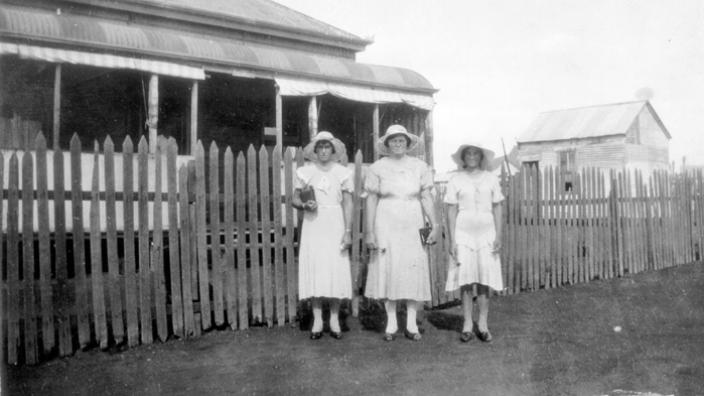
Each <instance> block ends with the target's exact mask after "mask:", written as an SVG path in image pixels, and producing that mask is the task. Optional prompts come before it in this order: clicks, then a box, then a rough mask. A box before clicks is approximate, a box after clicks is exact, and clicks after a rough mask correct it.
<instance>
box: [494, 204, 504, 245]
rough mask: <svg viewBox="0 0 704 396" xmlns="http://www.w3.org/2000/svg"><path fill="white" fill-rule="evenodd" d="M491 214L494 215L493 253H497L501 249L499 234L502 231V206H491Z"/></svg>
mask: <svg viewBox="0 0 704 396" xmlns="http://www.w3.org/2000/svg"><path fill="white" fill-rule="evenodd" d="M491 211H492V213H493V214H494V228H496V239H495V240H494V251H495V252H498V251H499V249H501V240H502V239H501V236H502V235H501V233H502V231H503V223H504V222H503V213H504V212H503V205H502V204H501V202H497V203H495V204H493V205H492V208H491Z"/></svg>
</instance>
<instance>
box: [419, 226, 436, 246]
mask: <svg viewBox="0 0 704 396" xmlns="http://www.w3.org/2000/svg"><path fill="white" fill-rule="evenodd" d="M432 230H433V228H432V227H431V226H430V225H429V224H426V225H425V227H422V228H419V229H418V233H419V234H420V242H421V243H422V244H423V245H427V244H428V236H430V232H431V231H432Z"/></svg>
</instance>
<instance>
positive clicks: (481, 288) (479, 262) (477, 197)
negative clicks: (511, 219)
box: [445, 143, 504, 342]
mask: <svg viewBox="0 0 704 396" xmlns="http://www.w3.org/2000/svg"><path fill="white" fill-rule="evenodd" d="M493 157H494V153H493V152H492V151H491V150H488V149H486V148H485V147H483V146H482V145H481V144H478V143H471V144H464V145H462V146H460V148H459V149H458V150H457V152H456V153H455V154H453V155H452V159H453V160H454V161H455V162H456V163H457V164H458V166H459V170H458V171H457V173H455V174H454V175H453V177H452V178H451V179H450V180H449V181H448V183H447V192H446V194H445V203H447V204H448V210H447V218H448V222H449V227H448V228H449V229H448V231H449V234H450V235H449V237H450V238H449V239H450V246H451V249H452V250H451V254H450V255H451V260H450V263H449V271H448V280H447V285H446V290H447V291H454V290H457V289H460V290H461V295H462V309H463V311H464V324H463V327H462V334H461V336H460V340H461V341H462V342H468V341H469V340H471V339H472V338H473V333H474V332H476V335H477V337H478V338H479V339H480V340H482V341H485V342H489V341H491V339H492V337H491V333H490V332H489V327H488V323H487V318H488V315H489V292H490V289H494V290H501V289H503V280H502V276H501V261H500V258H499V252H500V249H501V229H502V227H501V219H502V209H501V201H502V200H503V199H504V196H503V195H502V193H501V188H500V186H499V179H498V177H496V175H494V174H492V173H491V172H488V171H487V170H486V169H487V164H488V163H489V161H491V159H492V158H493ZM475 284H476V285H477V297H476V303H477V305H478V308H479V318H478V321H477V325H476V328H475V327H474V322H473V321H472V310H473V300H474V299H473V296H472V285H475Z"/></svg>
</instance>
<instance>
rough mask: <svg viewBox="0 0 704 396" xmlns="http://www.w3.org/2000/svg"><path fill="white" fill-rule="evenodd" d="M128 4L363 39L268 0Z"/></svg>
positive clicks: (145, 0)
mask: <svg viewBox="0 0 704 396" xmlns="http://www.w3.org/2000/svg"><path fill="white" fill-rule="evenodd" d="M123 1H126V2H132V3H142V4H154V5H158V6H161V7H169V8H180V9H186V10H192V11H195V12H198V13H200V14H203V15H213V14H217V15H219V16H227V17H231V18H236V19H240V20H243V21H247V22H249V23H251V24H260V25H261V24H263V25H276V26H280V27H283V28H288V29H295V30H306V31H309V32H311V33H313V34H316V35H321V36H323V37H328V38H334V39H341V40H348V41H355V42H364V43H368V40H364V39H362V38H360V37H359V36H356V35H354V34H352V33H349V32H346V31H344V30H342V29H339V28H337V27H335V26H332V25H329V24H327V23H325V22H322V21H319V20H317V19H315V18H312V17H310V16H308V15H305V14H302V13H300V12H298V11H296V10H292V9H290V8H288V7H286V6H283V5H281V4H279V3H276V2H274V1H271V0H123Z"/></svg>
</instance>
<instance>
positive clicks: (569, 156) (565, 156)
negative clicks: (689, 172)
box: [518, 101, 671, 173]
mask: <svg viewBox="0 0 704 396" xmlns="http://www.w3.org/2000/svg"><path fill="white" fill-rule="evenodd" d="M670 138H671V137H670V133H669V132H668V130H667V128H665V125H663V123H662V121H661V120H660V117H659V116H658V115H657V113H656V112H655V109H653V106H652V105H651V104H650V102H648V101H635V102H625V103H615V104H608V105H599V106H589V107H580V108H574V109H567V110H557V111H549V112H545V113H541V114H540V115H538V117H537V118H536V120H535V121H534V122H533V123H532V124H531V126H530V127H529V128H528V129H527V130H526V131H525V132H524V133H523V134H522V135H521V136H520V137H519V138H518V160H519V161H520V163H521V164H523V165H536V166H538V167H543V166H553V167H554V166H559V167H561V168H563V169H564V170H566V171H567V172H575V171H579V170H581V169H583V168H585V167H595V168H601V169H618V170H621V169H638V170H641V171H643V172H646V173H649V172H652V171H653V170H656V169H667V167H668V164H669V155H668V145H669V140H670Z"/></svg>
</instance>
